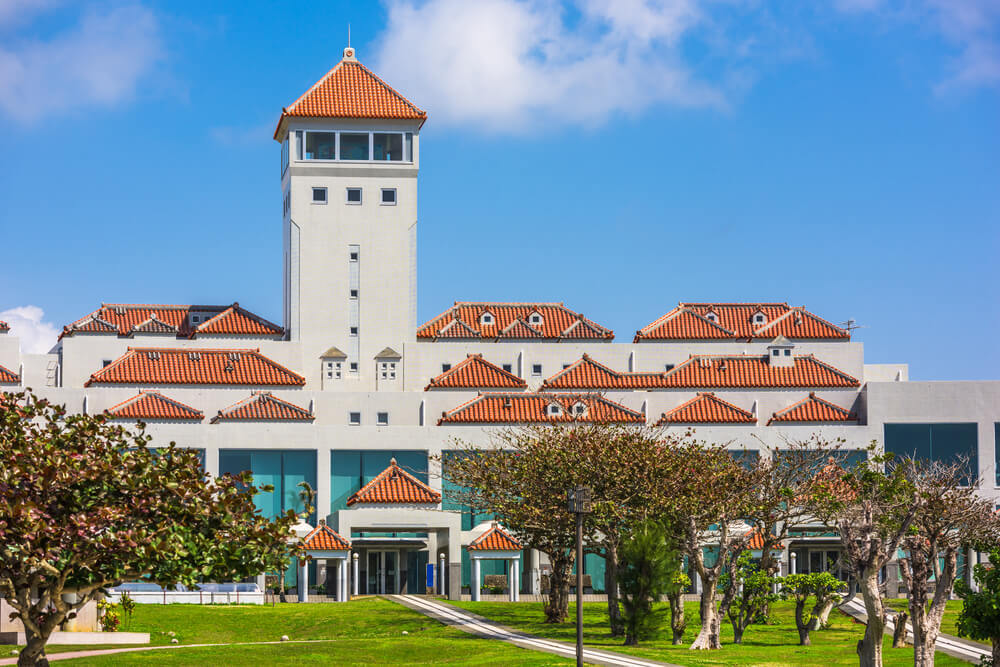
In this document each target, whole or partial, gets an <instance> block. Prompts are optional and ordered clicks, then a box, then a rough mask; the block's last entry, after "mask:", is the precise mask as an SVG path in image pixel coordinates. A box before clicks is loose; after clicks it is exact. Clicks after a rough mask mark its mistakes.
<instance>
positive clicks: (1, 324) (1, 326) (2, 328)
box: [0, 320, 10, 333]
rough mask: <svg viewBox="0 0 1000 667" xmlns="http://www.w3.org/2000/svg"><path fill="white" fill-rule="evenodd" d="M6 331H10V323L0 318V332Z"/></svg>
mask: <svg viewBox="0 0 1000 667" xmlns="http://www.w3.org/2000/svg"><path fill="white" fill-rule="evenodd" d="M8 331H10V325H9V324H7V323H6V322H4V321H3V320H0V333H7V332H8Z"/></svg>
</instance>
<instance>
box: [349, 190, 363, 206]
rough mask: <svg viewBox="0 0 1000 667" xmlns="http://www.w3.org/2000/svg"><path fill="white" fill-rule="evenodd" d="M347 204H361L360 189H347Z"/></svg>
mask: <svg viewBox="0 0 1000 667" xmlns="http://www.w3.org/2000/svg"><path fill="white" fill-rule="evenodd" d="M347 203H348V204H353V205H355V206H358V205H360V204H361V188H347Z"/></svg>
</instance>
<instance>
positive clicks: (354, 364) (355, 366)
mask: <svg viewBox="0 0 1000 667" xmlns="http://www.w3.org/2000/svg"><path fill="white" fill-rule="evenodd" d="M351 372H352V373H357V372H358V362H356V361H352V362H351Z"/></svg>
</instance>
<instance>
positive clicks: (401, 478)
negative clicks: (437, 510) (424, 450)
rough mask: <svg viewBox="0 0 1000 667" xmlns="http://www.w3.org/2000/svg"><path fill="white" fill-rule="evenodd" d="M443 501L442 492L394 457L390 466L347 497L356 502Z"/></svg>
mask: <svg viewBox="0 0 1000 667" xmlns="http://www.w3.org/2000/svg"><path fill="white" fill-rule="evenodd" d="M440 501H441V494H440V493H438V492H437V491H435V490H434V489H432V488H431V487H429V486H427V485H426V484H424V483H423V482H421V481H420V480H419V479H417V478H416V477H414V476H413V475H411V474H410V473H408V472H406V471H405V470H403V469H402V468H400V467H399V465H397V464H396V459H392V461H391V462H390V463H389V467H388V468H386V469H385V470H383V471H382V472H380V473H379V474H378V476H377V477H375V479H373V480H372V481H370V482H368V483H367V484H365V485H364V486H363V487H361V489H359V490H358V491H356V492H355V493H354V494H353V495H351V497H350V498H348V499H347V504H348V506H350V505H354V504H355V503H402V504H414V503H416V504H420V505H428V504H433V503H438V502H440Z"/></svg>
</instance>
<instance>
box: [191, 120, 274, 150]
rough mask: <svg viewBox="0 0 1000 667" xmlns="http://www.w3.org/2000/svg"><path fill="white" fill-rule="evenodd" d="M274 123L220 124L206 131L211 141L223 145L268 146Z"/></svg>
mask: <svg viewBox="0 0 1000 667" xmlns="http://www.w3.org/2000/svg"><path fill="white" fill-rule="evenodd" d="M274 125H275V124H274V122H266V123H261V124H260V125H254V126H250V127H239V126H235V125H222V126H218V127H213V128H210V129H209V131H208V133H209V136H210V137H211V138H212V141H214V142H216V143H218V144H221V145H223V146H260V145H267V146H269V145H271V141H272V135H273V134H274Z"/></svg>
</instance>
